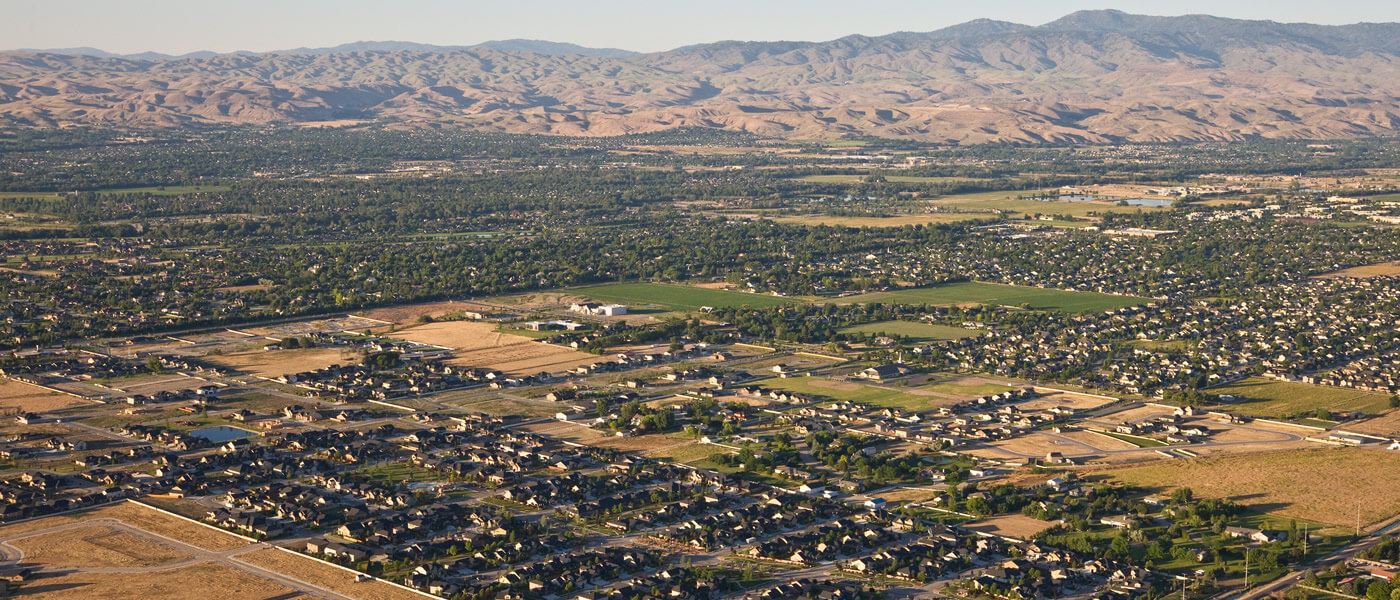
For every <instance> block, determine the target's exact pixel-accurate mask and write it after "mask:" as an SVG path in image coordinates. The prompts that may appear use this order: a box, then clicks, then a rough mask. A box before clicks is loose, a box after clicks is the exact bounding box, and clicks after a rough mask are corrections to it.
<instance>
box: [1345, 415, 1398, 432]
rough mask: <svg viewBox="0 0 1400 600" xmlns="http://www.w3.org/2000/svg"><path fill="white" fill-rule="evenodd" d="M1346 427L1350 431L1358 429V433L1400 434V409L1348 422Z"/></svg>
mask: <svg viewBox="0 0 1400 600" xmlns="http://www.w3.org/2000/svg"><path fill="white" fill-rule="evenodd" d="M1344 427H1345V428H1346V429H1347V430H1348V431H1356V432H1357V433H1369V434H1371V435H1388V436H1400V410H1392V411H1388V412H1386V413H1385V414H1383V415H1381V416H1378V417H1371V418H1369V419H1366V420H1364V421H1356V422H1354V423H1347V424H1346V425H1344Z"/></svg>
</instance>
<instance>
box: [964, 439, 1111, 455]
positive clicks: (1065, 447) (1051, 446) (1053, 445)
mask: <svg viewBox="0 0 1400 600" xmlns="http://www.w3.org/2000/svg"><path fill="white" fill-rule="evenodd" d="M991 445H992V446H995V447H997V448H1000V449H1002V450H1007V451H1010V452H1012V453H1019V454H1030V455H1033V456H1041V457H1044V456H1045V455H1046V454H1047V453H1050V452H1061V453H1064V454H1065V455H1071V454H1078V453H1082V452H1083V451H1084V448H1083V447H1081V446H1079V445H1077V444H1071V443H1068V442H1065V441H1064V440H1058V439H1055V438H1054V437H1052V436H1048V435H1040V434H1037V433H1029V434H1026V435H1022V436H1017V437H1014V438H1011V439H1009V440H999V441H995V442H992V443H991ZM1090 445H1092V446H1094V447H1099V445H1098V444H1093V443H1091V444H1090Z"/></svg>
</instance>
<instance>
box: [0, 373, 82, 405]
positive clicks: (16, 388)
mask: <svg viewBox="0 0 1400 600" xmlns="http://www.w3.org/2000/svg"><path fill="white" fill-rule="evenodd" d="M75 404H87V402H83V401H82V400H79V399H77V398H74V397H72V396H69V395H68V394H60V393H58V392H51V391H49V390H46V389H44V388H41V387H37V386H32V385H29V384H27V383H20V382H18V381H10V380H8V379H6V380H3V381H0V407H4V408H17V409H19V410H21V411H24V412H36V413H37V412H44V411H48V410H54V409H59V408H64V407H66V406H73V405H75Z"/></svg>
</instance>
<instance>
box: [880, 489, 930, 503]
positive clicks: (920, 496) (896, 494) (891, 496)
mask: <svg viewBox="0 0 1400 600" xmlns="http://www.w3.org/2000/svg"><path fill="white" fill-rule="evenodd" d="M942 494H943V490H942V489H935V488H913V487H906V488H899V489H895V490H889V491H885V492H880V497H881V498H884V499H885V501H886V502H890V503H894V502H927V501H929V500H932V499H934V498H936V497H938V496H941V495H942Z"/></svg>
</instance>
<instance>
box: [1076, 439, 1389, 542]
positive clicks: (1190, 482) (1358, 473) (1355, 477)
mask: <svg viewBox="0 0 1400 600" xmlns="http://www.w3.org/2000/svg"><path fill="white" fill-rule="evenodd" d="M1092 475H1096V476H1102V477H1104V478H1108V479H1112V480H1116V481H1121V482H1123V483H1128V484H1132V485H1136V486H1141V487H1143V488H1146V489H1148V490H1149V491H1150V492H1153V493H1158V494H1159V495H1160V494H1161V493H1168V492H1170V491H1171V490H1174V489H1176V488H1180V487H1189V488H1191V489H1192V490H1193V491H1194V492H1195V493H1196V495H1197V496H1201V497H1210V498H1231V499H1234V500H1235V501H1237V502H1240V503H1241V504H1245V505H1247V506H1250V507H1251V508H1254V509H1256V510H1259V511H1261V512H1266V513H1270V514H1274V515H1278V516H1283V517H1291V518H1299V519H1310V520H1313V521H1318V522H1322V523H1328V524H1332V525H1340V526H1350V525H1354V524H1355V522H1356V516H1357V509H1358V508H1359V509H1360V512H1361V521H1362V524H1363V525H1365V524H1367V523H1375V522H1378V521H1381V520H1384V519H1387V518H1389V517H1391V516H1394V515H1395V514H1396V513H1397V512H1400V462H1397V461H1396V460H1395V455H1394V453H1391V452H1387V451H1384V450H1374V449H1362V448H1319V449H1304V450H1291V451H1283V452H1268V453H1256V454H1241V455H1233V456H1221V457H1215V458H1208V459H1200V460H1163V461H1157V462H1153V463H1151V464H1146V465H1141V466H1128V467H1121V468H1115V469H1107V470H1101V471H1096V472H1094V473H1093V474H1092Z"/></svg>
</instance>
